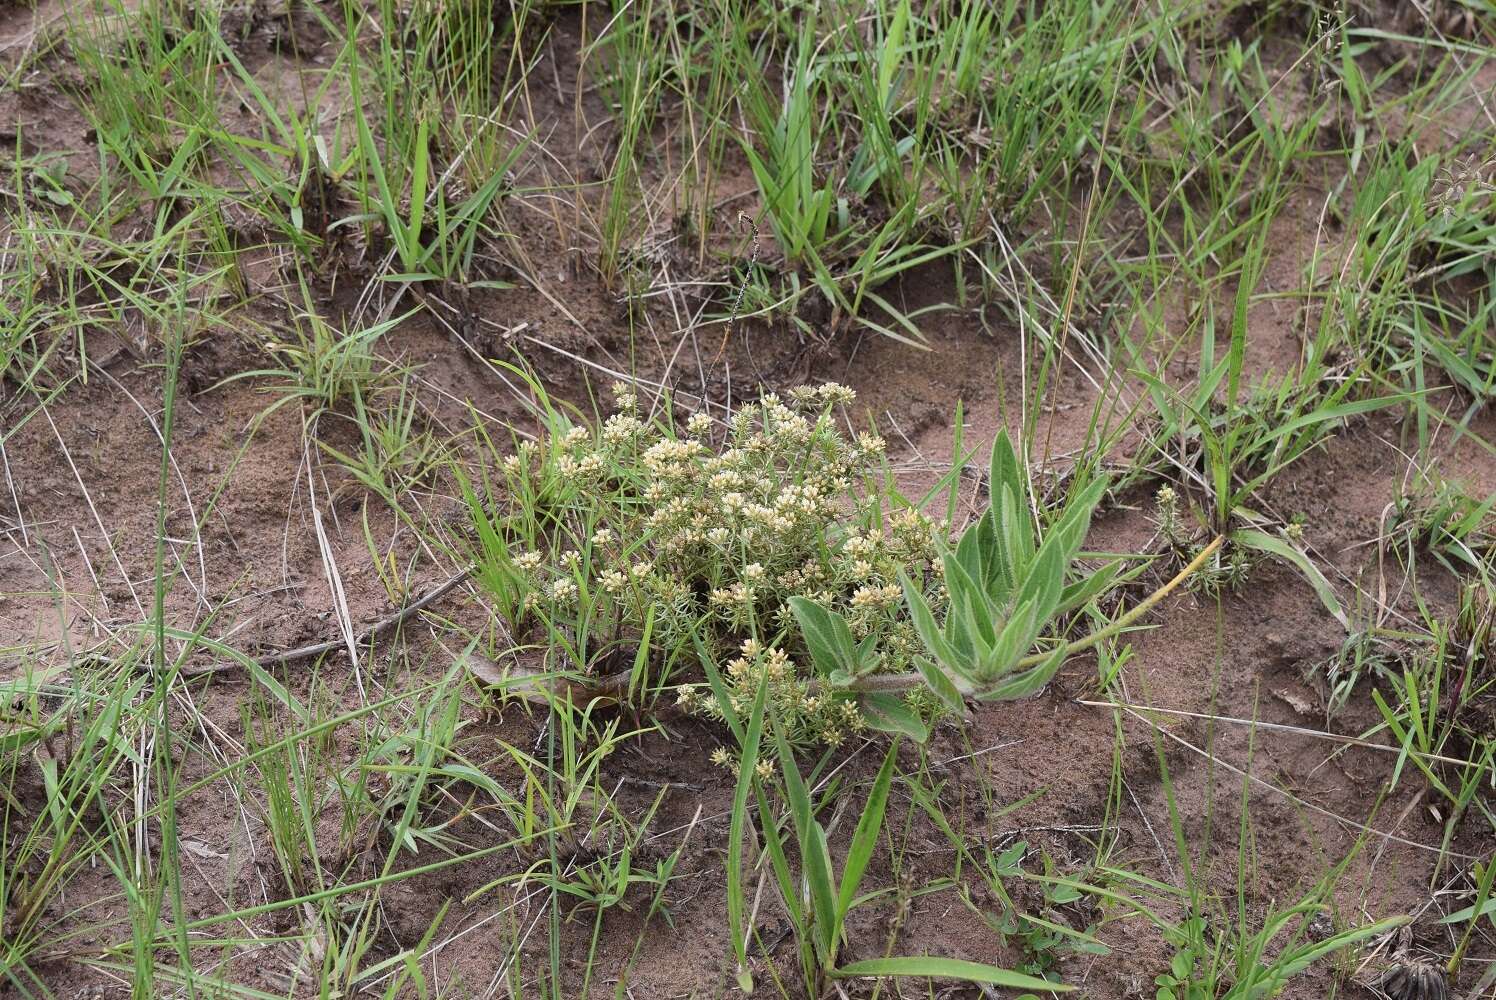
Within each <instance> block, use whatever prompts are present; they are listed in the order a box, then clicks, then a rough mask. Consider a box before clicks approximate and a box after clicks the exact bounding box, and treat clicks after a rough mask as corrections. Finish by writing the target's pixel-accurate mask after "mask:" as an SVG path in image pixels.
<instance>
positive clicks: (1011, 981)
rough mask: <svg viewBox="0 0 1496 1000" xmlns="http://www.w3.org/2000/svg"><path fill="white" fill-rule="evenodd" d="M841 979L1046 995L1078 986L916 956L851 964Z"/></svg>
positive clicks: (842, 971)
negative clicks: (956, 984) (915, 980)
mask: <svg viewBox="0 0 1496 1000" xmlns="http://www.w3.org/2000/svg"><path fill="white" fill-rule="evenodd" d="M832 974H833V975H835V976H836V977H837V978H838V979H850V978H852V977H854V976H924V977H928V978H931V979H960V980H964V981H965V982H968V983H989V984H991V985H993V986H1002V987H1004V988H1006V989H1012V990H1043V991H1044V992H1046V993H1070V992H1073V991H1074V990H1075V987H1074V986H1067V985H1065V984H1064V983H1052V982H1050V981H1049V980H1047V979H1039V978H1037V977H1034V976H1026V975H1024V974H1023V973H1021V972H1012V971H1010V970H1008V969H999V968H998V967H997V966H995V965H983V964H982V963H980V962H967V961H963V960H962V959H958V958H937V957H935V956H933V955H915V956H909V957H894V958H868V959H864V960H863V961H861V962H851V963H848V964H847V965H844V966H842V967H841V968H839V969H837V970H835V972H833V973H832Z"/></svg>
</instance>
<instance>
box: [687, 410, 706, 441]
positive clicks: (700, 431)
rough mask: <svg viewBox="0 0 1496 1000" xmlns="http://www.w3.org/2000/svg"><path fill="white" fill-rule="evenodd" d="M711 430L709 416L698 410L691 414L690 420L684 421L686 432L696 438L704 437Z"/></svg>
mask: <svg viewBox="0 0 1496 1000" xmlns="http://www.w3.org/2000/svg"><path fill="white" fill-rule="evenodd" d="M711 429H712V417H711V414H709V413H707V412H706V411H704V410H699V411H697V412H696V413H693V414H691V419H689V420H687V421H686V432H687V433H688V434H692V435H694V436H696V437H705V436H706V435H707V433H708V432H710V431H711Z"/></svg>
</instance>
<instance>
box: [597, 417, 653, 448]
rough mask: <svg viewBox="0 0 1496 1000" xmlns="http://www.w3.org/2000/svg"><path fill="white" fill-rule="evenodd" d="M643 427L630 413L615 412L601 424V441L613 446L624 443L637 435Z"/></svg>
mask: <svg viewBox="0 0 1496 1000" xmlns="http://www.w3.org/2000/svg"><path fill="white" fill-rule="evenodd" d="M643 429H644V425H643V424H642V423H640V422H639V418H638V417H636V416H634V415H633V414H632V413H615V414H614V415H613V416H611V417H609V418H608V419H607V421H606V422H605V423H604V424H603V441H604V442H606V443H607V444H610V445H615V446H616V445H620V444H624V443H625V442H628V441H632V440H633V439H634V438H636V437H638V435H639V432H640V431H642V430H643Z"/></svg>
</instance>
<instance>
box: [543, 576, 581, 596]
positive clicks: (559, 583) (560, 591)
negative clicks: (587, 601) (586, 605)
mask: <svg viewBox="0 0 1496 1000" xmlns="http://www.w3.org/2000/svg"><path fill="white" fill-rule="evenodd" d="M546 593H547V594H549V595H550V598H551V600H553V601H570V600H574V599H575V598H576V596H577V583H576V581H575V580H573V579H571V578H570V577H564V576H563V577H561V578H560V579H557V580H553V581H551V585H550V586H549V587H548V588H546Z"/></svg>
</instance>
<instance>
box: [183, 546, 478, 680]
mask: <svg viewBox="0 0 1496 1000" xmlns="http://www.w3.org/2000/svg"><path fill="white" fill-rule="evenodd" d="M472 573H473V567H471V566H467V567H464V568H463V569H460V570H458V571H457V572H456V573H454V574H453V575H452V576H450V577H448V578H447V579H446V580H444V581H443V582H442V583H441V584H440V585H438V586H437V587H436V588H435V589H433V590H431V591H428V592H427V593H426V594H425V595H424V596H422V597H421V598H420V599H418V600H416V601H414V602H413V603H411V604H407V605H406V606H405V607H403V608H401V609H400V610H399V611H396V612H394V613H392V614H390V615H387V616H385V617H384V618H381V619H380V620H379V621H377V622H375V623H374V624H373V625H370V626H369V627H368V628H366V629H364V630H362V631H360V632H358V633H357V634H355V635H354V637H353V643H354V645H357V646H362V645H363V644H364V643H366V642H368V641H369V640H371V639H374V638H376V637H377V636H379V635H380V634H381V633H384V632H388V631H389V630H390V629H392V628H394V627H395V626H397V625H399V624H401V623H402V622H404V621H405V620H406V619H407V618H409V617H411V616H412V615H414V614H417V613H418V612H421V611H424V610H426V609H427V608H429V607H430V606H431V605H433V604H435V603H436V602H437V601H439V600H441V599H442V598H443V597H445V596H447V594H449V593H451V592H452V591H453V590H454V589H456V588H457V587H459V586H461V585H462V584H463V583H464V582H465V581H466V580H467V578H468V577H469V576H471V575H472ZM346 648H348V643H347V641H346V640H345V639H343V638H337V639H329V640H328V641H327V642H318V643H314V644H312V645H310V646H298V647H296V648H295V649H287V650H283V651H281V652H276V653H266V654H265V655H264V656H261V657H259V658H258V659H256V660H255V661H254V662H255V665H256V666H258V667H277V666H284V665H286V664H288V663H296V662H299V661H301V660H310V659H314V658H316V657H318V656H322V655H323V654H325V653H331V652H334V651H336V650H339V649H346ZM237 665H238V663H237V661H234V660H224V661H222V662H220V663H215V664H212V665H210V666H207V667H201V668H198V669H193V670H184V671H182V673H183V674H184V675H185V676H194V677H195V676H198V675H200V674H210V673H217V672H218V671H221V670H228V669H230V668H232V667H235V666H237Z"/></svg>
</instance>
